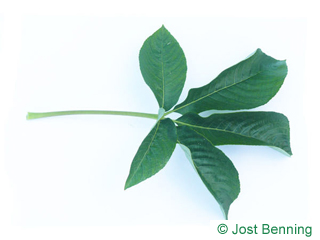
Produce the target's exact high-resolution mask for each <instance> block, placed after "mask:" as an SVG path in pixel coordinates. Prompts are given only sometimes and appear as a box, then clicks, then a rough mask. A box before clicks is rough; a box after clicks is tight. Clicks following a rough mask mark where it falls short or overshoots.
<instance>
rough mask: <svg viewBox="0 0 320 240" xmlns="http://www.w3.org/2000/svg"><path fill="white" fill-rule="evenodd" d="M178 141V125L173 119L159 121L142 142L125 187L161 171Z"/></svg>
mask: <svg viewBox="0 0 320 240" xmlns="http://www.w3.org/2000/svg"><path fill="white" fill-rule="evenodd" d="M176 142H177V131H176V127H175V125H174V123H173V121H172V120H171V119H168V118H167V119H164V120H161V121H158V122H157V124H156V125H155V126H154V127H153V128H152V130H151V131H150V133H149V134H148V135H147V136H146V138H145V139H144V140H143V142H142V143H141V145H140V147H139V149H138V151H137V153H136V155H135V157H134V159H133V161H132V164H131V168H130V172H129V176H128V178H127V181H126V184H125V189H127V188H129V187H132V186H134V185H136V184H138V183H140V182H142V181H144V180H145V179H147V178H149V177H151V176H153V175H154V174H156V173H157V172H159V171H160V170H161V169H162V168H163V167H164V166H165V165H166V164H167V162H168V161H169V159H170V157H171V154H172V153H173V151H174V149H175V146H176Z"/></svg>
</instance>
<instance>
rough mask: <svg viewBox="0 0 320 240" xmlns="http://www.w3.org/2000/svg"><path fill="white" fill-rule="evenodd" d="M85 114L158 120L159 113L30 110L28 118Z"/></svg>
mask: <svg viewBox="0 0 320 240" xmlns="http://www.w3.org/2000/svg"><path fill="white" fill-rule="evenodd" d="M83 114H105V115H121V116H131V117H142V118H151V119H155V120H157V118H158V114H152V113H141V112H125V111H100V110H79V111H77V110H76V111H59V112H41V113H35V112H28V114H27V119H28V120H31V119H37V118H45V117H55V116H65V115H83Z"/></svg>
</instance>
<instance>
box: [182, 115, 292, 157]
mask: <svg viewBox="0 0 320 240" xmlns="http://www.w3.org/2000/svg"><path fill="white" fill-rule="evenodd" d="M176 123H177V124H178V125H187V126H189V127H190V128H192V129H193V130H194V131H196V132H198V133H199V134H202V135H204V136H206V137H207V138H208V139H209V141H210V142H211V143H212V144H213V145H215V146H219V145H234V144H237V145H260V146H271V147H277V148H280V149H282V150H284V151H285V152H286V153H288V154H289V155H292V151H291V147H290V127H289V121H288V119H287V117H286V116H285V115H283V114H281V113H276V112H235V113H225V114H212V115H211V116H209V117H206V118H203V117H200V116H199V115H197V114H194V113H188V114H186V115H183V116H182V117H180V118H179V119H177V121H176Z"/></svg>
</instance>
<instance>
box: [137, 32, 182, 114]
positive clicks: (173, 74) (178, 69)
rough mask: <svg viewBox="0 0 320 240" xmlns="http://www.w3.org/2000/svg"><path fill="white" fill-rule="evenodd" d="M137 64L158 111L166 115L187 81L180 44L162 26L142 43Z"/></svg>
mask: <svg viewBox="0 0 320 240" xmlns="http://www.w3.org/2000/svg"><path fill="white" fill-rule="evenodd" d="M139 61H140V70H141V73H142V76H143V78H144V80H145V82H146V83H147V85H148V86H149V87H150V88H151V90H152V92H153V93H154V95H155V97H156V99H157V101H158V104H159V107H160V108H164V109H165V110H166V111H168V110H169V109H171V108H172V107H173V106H174V105H175V104H176V103H177V101H178V99H179V97H180V94H181V92H182V89H183V86H184V83H185V80H186V73H187V63H186V58H185V56H184V53H183V51H182V49H181V47H180V45H179V43H178V42H177V40H176V39H175V38H174V37H173V36H172V35H171V34H170V32H169V31H168V30H167V29H166V28H165V27H164V26H162V27H161V28H160V29H159V30H158V31H156V32H155V33H154V34H153V35H151V36H150V37H149V38H148V39H147V40H146V41H145V42H144V44H143V46H142V48H141V50H140V54H139Z"/></svg>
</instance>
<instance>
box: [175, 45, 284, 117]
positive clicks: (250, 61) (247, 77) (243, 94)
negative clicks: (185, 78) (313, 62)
mask: <svg viewBox="0 0 320 240" xmlns="http://www.w3.org/2000/svg"><path fill="white" fill-rule="evenodd" d="M286 75H287V65H286V62H285V61H278V60H276V59H274V58H272V57H269V56H267V55H266V54H264V53H263V52H262V51H261V50H260V49H258V50H257V51H256V52H255V54H254V55H252V56H251V57H249V58H247V59H246V60H244V61H242V62H240V63H238V64H236V65H234V66H232V67H230V68H228V69H226V70H225V71H223V72H222V73H220V74H219V75H218V77H217V78H216V79H214V80H213V81H212V82H210V83H209V84H207V85H205V86H203V87H200V88H194V89H191V90H190V91H189V93H188V96H187V98H186V100H185V101H184V102H182V103H181V104H179V105H177V106H176V107H175V108H174V111H176V112H179V113H181V114H185V113H187V112H195V113H200V112H203V111H206V110H211V109H216V110H239V109H250V108H255V107H258V106H261V105H263V104H265V103H267V102H268V101H269V100H270V99H271V98H272V97H273V96H274V95H275V94H276V93H277V92H278V90H279V89H280V87H281V85H282V83H283V81H284V78H285V77H286Z"/></svg>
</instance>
